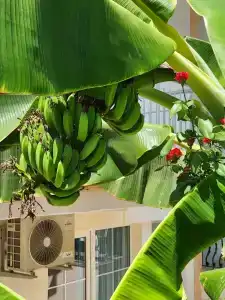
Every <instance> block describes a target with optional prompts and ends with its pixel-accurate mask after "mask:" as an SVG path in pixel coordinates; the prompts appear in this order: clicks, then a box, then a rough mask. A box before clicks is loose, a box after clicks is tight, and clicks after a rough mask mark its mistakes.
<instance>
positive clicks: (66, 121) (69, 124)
mask: <svg viewBox="0 0 225 300" xmlns="http://www.w3.org/2000/svg"><path fill="white" fill-rule="evenodd" d="M63 128H64V131H65V134H66V136H67V137H68V138H71V136H72V135H73V116H72V114H71V112H70V110H68V109H66V110H65V111H64V114H63Z"/></svg>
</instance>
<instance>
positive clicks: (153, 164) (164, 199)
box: [99, 147, 176, 208]
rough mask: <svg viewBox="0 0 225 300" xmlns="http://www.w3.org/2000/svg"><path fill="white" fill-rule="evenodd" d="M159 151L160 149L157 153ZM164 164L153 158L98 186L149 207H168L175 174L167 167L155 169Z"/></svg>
mask: <svg viewBox="0 0 225 300" xmlns="http://www.w3.org/2000/svg"><path fill="white" fill-rule="evenodd" d="M158 148H160V147H158ZM159 152H160V149H159V151H158V154H159ZM149 161H150V159H149ZM165 165H166V163H165V160H164V159H159V158H155V159H153V160H151V161H150V162H149V163H146V164H144V165H143V166H142V167H141V168H139V169H138V170H137V171H135V172H134V173H133V174H131V175H129V176H126V177H123V178H120V179H118V180H116V181H113V182H109V183H105V184H100V185H99V186H100V187H103V188H104V189H105V190H106V191H107V192H109V193H110V194H112V195H114V196H115V197H116V198H118V199H123V200H128V201H132V202H136V203H140V204H144V205H147V206H151V207H160V208H163V207H164V208H165V207H169V206H170V194H171V192H172V191H173V189H174V188H175V186H176V176H175V175H174V173H173V172H172V171H171V169H170V168H167V167H164V168H162V169H160V170H158V171H156V169H157V168H159V167H162V166H165Z"/></svg>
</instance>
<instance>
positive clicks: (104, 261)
mask: <svg viewBox="0 0 225 300" xmlns="http://www.w3.org/2000/svg"><path fill="white" fill-rule="evenodd" d="M95 260H96V299H101V300H109V299H110V297H111V296H112V294H113V291H114V290H115V289H116V287H117V285H118V283H119V282H120V280H121V279H122V277H123V275H124V274H125V273H126V271H127V269H128V267H129V265H130V227H118V228H110V229H104V230H97V231H96V246H95Z"/></svg>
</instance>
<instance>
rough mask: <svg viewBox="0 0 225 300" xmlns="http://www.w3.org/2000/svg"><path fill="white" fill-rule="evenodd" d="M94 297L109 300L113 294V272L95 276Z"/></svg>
mask: <svg viewBox="0 0 225 300" xmlns="http://www.w3.org/2000/svg"><path fill="white" fill-rule="evenodd" d="M96 283H97V290H96V299H98V300H109V299H110V297H111V296H112V294H113V290H114V289H113V274H108V275H101V276H98V277H97V278H96Z"/></svg>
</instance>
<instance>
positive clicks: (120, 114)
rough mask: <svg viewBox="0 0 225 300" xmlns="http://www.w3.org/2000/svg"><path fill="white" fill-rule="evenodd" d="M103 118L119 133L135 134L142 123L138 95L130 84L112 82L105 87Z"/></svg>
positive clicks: (142, 118) (142, 117)
mask: <svg viewBox="0 0 225 300" xmlns="http://www.w3.org/2000/svg"><path fill="white" fill-rule="evenodd" d="M105 106H106V109H105V111H104V114H103V119H104V121H105V122H107V123H108V124H109V125H110V126H111V127H112V128H113V129H114V130H115V131H116V132H118V133H119V134H136V133H137V132H139V131H140V130H141V129H142V127H143V125H144V116H143V115H142V114H141V108H140V104H139V103H138V96H137V93H136V91H135V89H134V88H133V87H132V86H129V85H128V86H126V87H125V86H124V85H123V84H114V85H111V86H109V87H107V88H106V92H105Z"/></svg>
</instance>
